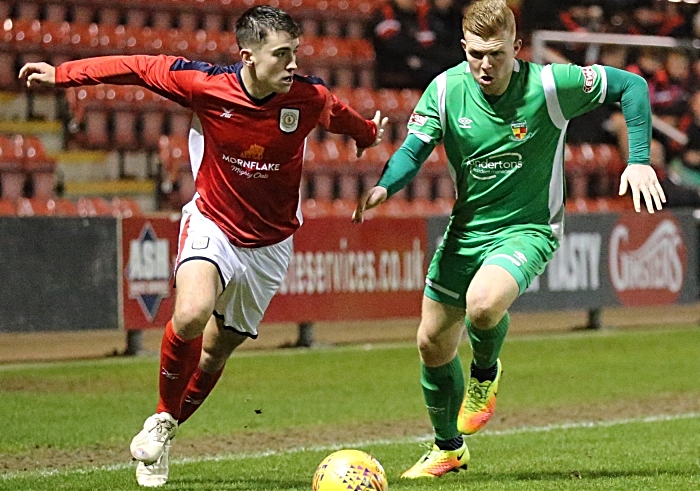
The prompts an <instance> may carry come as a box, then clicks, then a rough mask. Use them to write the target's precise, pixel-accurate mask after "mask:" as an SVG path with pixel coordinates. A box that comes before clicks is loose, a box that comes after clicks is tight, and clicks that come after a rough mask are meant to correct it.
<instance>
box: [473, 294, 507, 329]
mask: <svg viewBox="0 0 700 491" xmlns="http://www.w3.org/2000/svg"><path fill="white" fill-rule="evenodd" d="M467 317H468V318H469V321H470V322H471V324H472V326H473V327H474V328H476V329H490V328H492V327H493V326H495V325H496V324H497V323H498V321H499V320H500V319H501V317H503V312H501V309H500V308H499V307H498V306H497V305H496V303H495V302H492V301H490V300H489V299H488V298H485V297H481V298H478V297H477V298H475V299H472V300H471V302H469V303H468V304H467Z"/></svg>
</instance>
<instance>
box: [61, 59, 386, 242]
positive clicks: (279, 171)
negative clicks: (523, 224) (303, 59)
mask: <svg viewBox="0 0 700 491" xmlns="http://www.w3.org/2000/svg"><path fill="white" fill-rule="evenodd" d="M241 67H242V64H241V63H238V64H236V65H231V66H218V65H211V64H209V63H203V62H197V61H189V60H186V59H184V58H180V57H175V56H164V55H160V56H142V55H137V56H105V57H99V58H88V59H84V60H78V61H70V62H67V63H63V64H62V65H60V66H59V67H58V68H57V69H56V85H57V86H60V87H75V86H80V85H95V84H100V83H105V84H119V85H140V86H142V87H146V88H148V89H150V90H152V91H154V92H156V93H158V94H160V95H162V96H165V97H167V98H168V99H171V100H173V101H175V102H177V103H178V104H181V105H182V106H185V107H188V108H190V109H192V110H193V111H194V113H195V114H196V115H197V117H198V118H199V120H200V121H201V126H202V128H201V130H202V134H203V142H204V144H203V149H201V147H202V145H201V144H195V145H191V148H192V149H193V150H195V149H196V151H193V152H191V153H193V154H194V155H190V160H191V163H192V170H193V173H194V175H195V185H196V190H197V194H195V200H196V203H197V207H198V208H199V210H200V211H201V212H202V214H203V215H204V216H206V217H207V218H209V219H210V220H212V221H213V222H214V223H216V224H217V225H218V226H219V228H220V229H221V230H222V231H223V232H224V233H225V234H226V235H227V236H228V238H229V240H230V241H231V243H232V244H234V245H236V246H239V247H262V246H266V245H270V244H276V243H278V242H281V241H282V240H284V239H286V238H287V237H289V236H290V235H291V234H293V233H294V231H295V230H296V229H297V228H299V225H300V223H301V216H300V213H299V211H298V210H299V201H300V195H299V185H300V182H301V172H302V164H303V160H304V143H305V140H306V137H307V135H308V134H309V132H310V131H311V130H312V129H313V128H314V127H315V126H316V125H318V124H320V125H322V126H323V127H324V128H325V129H327V130H328V131H330V132H332V133H342V134H346V135H349V136H351V137H352V138H354V139H355V141H356V142H357V145H358V146H359V147H368V146H370V145H371V144H372V143H374V140H375V138H376V134H377V127H376V125H375V124H374V123H373V122H372V121H369V120H366V119H364V118H363V117H362V116H360V115H359V114H358V113H357V112H355V111H354V110H353V109H352V108H350V107H348V106H347V105H345V104H343V103H342V102H341V101H339V100H338V99H337V98H336V97H335V96H334V95H333V94H331V92H330V91H329V90H328V89H327V88H326V87H325V86H324V85H323V82H322V81H321V80H320V79H316V78H313V77H301V76H295V77H294V80H295V81H294V83H293V84H292V88H291V90H290V91H289V92H288V93H286V94H272V95H271V96H269V97H266V98H265V99H262V100H257V99H253V98H252V97H251V96H250V95H249V94H248V93H247V91H246V89H245V87H244V86H243V82H242V81H241V75H240V71H241ZM191 143H193V142H192V141H191ZM199 152H201V155H196V153H199Z"/></svg>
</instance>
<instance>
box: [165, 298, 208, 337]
mask: <svg viewBox="0 0 700 491" xmlns="http://www.w3.org/2000/svg"><path fill="white" fill-rule="evenodd" d="M211 314H212V310H211V308H210V307H209V306H208V305H201V304H196V303H187V304H184V305H176V306H175V312H174V313H173V329H174V330H175V332H176V333H177V334H178V335H179V336H181V337H183V338H185V339H190V338H194V337H197V336H199V335H200V334H202V332H204V326H206V325H207V321H208V320H209V318H210V317H211Z"/></svg>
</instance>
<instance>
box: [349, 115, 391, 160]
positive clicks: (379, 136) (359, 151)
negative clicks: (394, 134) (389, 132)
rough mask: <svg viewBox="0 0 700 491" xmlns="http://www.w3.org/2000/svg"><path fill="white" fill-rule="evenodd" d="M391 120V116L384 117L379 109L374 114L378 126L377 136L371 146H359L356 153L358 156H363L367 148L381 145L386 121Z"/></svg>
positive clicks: (373, 120)
mask: <svg viewBox="0 0 700 491" xmlns="http://www.w3.org/2000/svg"><path fill="white" fill-rule="evenodd" d="M388 121H389V118H386V117H385V118H382V113H381V112H380V111H377V112H376V113H375V115H374V119H372V122H374V124H375V125H376V126H377V138H376V139H375V140H374V143H372V144H371V145H370V146H369V147H365V148H360V147H357V153H356V155H357V156H358V157H362V154H363V153H364V152H365V150H367V149H368V148H372V147H376V146H377V145H379V144H380V143H381V141H382V136H383V135H384V127H385V126H386V123H387V122H388Z"/></svg>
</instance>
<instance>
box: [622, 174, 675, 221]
mask: <svg viewBox="0 0 700 491" xmlns="http://www.w3.org/2000/svg"><path fill="white" fill-rule="evenodd" d="M628 187H629V189H630V191H632V201H633V202H634V209H635V211H637V212H640V211H642V204H641V196H644V202H645V203H646V205H647V211H649V213H654V205H656V209H657V210H660V209H661V207H662V206H663V205H662V203H665V202H666V195H664V190H663V189H661V184H659V179H658V178H657V177H656V172H654V169H653V167H652V166H650V165H646V164H630V165H628V166H627V168H626V169H625V172H623V173H622V178H621V180H620V196H622V195H624V194H625V193H626V192H627V188H628Z"/></svg>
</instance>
